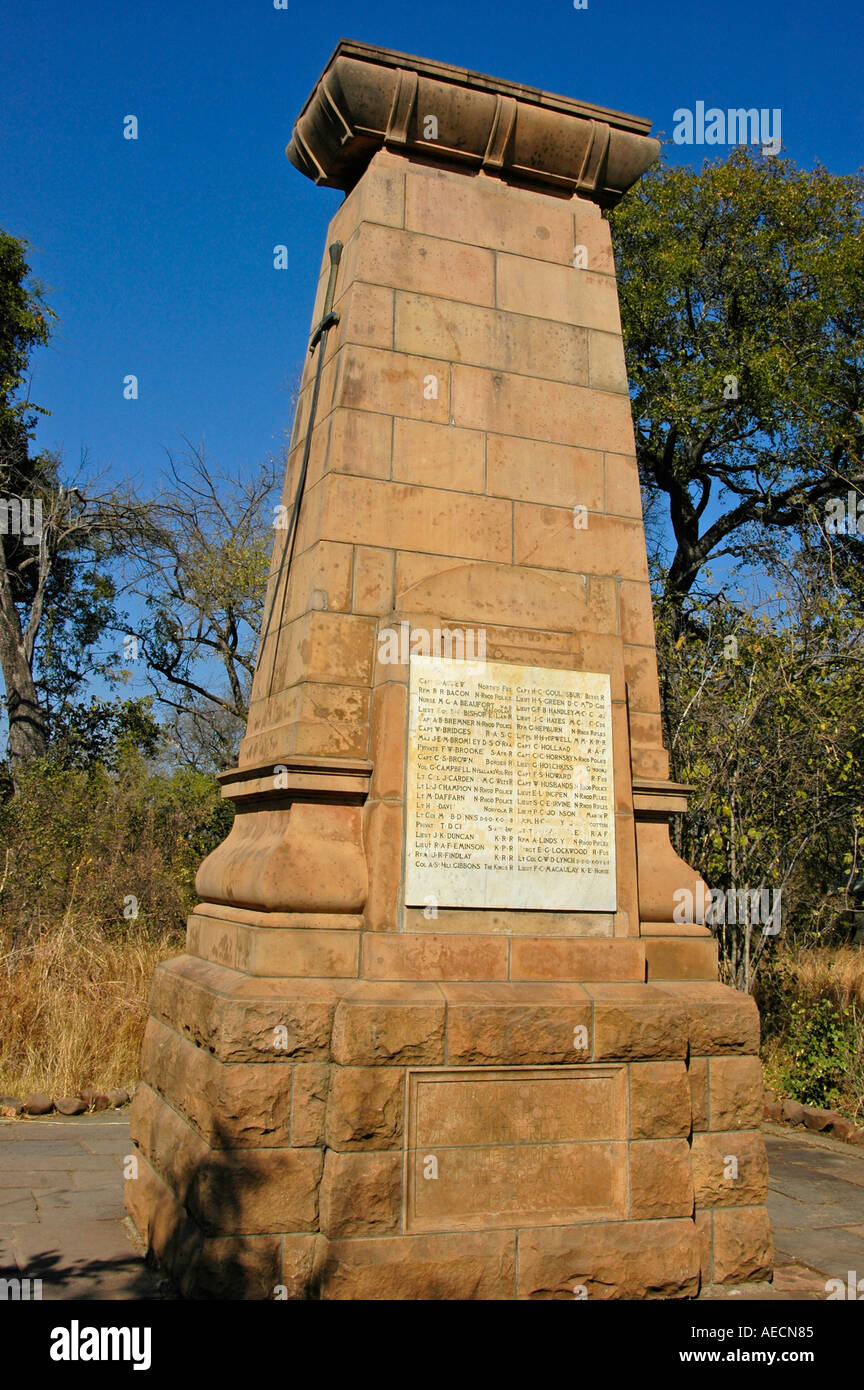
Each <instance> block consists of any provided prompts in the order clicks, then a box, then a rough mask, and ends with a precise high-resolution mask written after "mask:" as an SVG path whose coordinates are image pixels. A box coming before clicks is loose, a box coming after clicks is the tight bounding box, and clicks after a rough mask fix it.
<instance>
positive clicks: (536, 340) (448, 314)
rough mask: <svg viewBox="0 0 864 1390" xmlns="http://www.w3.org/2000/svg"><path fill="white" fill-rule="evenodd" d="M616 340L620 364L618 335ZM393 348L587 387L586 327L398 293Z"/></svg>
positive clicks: (452, 301)
mask: <svg viewBox="0 0 864 1390" xmlns="http://www.w3.org/2000/svg"><path fill="white" fill-rule="evenodd" d="M616 342H617V345H618V353H619V355H620V358H621V365H622V367H623V363H624V350H623V347H622V346H621V339H620V338H618V339H616ZM396 348H397V350H398V351H399V352H409V353H413V354H414V355H415V356H420V355H422V356H424V357H438V358H441V359H443V360H444V361H445V362H451V361H459V362H467V363H469V364H471V365H473V366H477V367H491V368H495V369H496V370H498V371H503V372H522V373H524V374H525V375H527V376H533V377H542V378H544V379H545V380H548V381H569V382H571V383H573V384H574V385H578V386H587V385H588V335H587V333H586V331H585V329H584V328H576V327H574V326H573V325H572V324H569V323H551V322H549V321H548V320H544V319H537V318H530V317H528V316H527V315H523V314H512V313H506V312H504V311H503V310H501V309H485V308H482V307H480V306H479V305H476V304H460V303H459V302H458V301H454V300H442V299H430V298H429V297H428V296H426V295H420V294H408V293H404V292H401V293H397V295H396ZM625 384H626V378H625ZM592 385H599V383H595V382H592ZM602 389H609V388H608V387H605V388H602Z"/></svg>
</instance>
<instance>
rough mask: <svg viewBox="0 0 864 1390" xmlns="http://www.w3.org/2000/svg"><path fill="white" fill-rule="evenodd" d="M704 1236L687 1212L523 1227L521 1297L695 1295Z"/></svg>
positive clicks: (669, 1296)
mask: <svg viewBox="0 0 864 1390" xmlns="http://www.w3.org/2000/svg"><path fill="white" fill-rule="evenodd" d="M699 1254H700V1246H699V1236H698V1233H697V1231H696V1227H695V1225H694V1223H693V1221H691V1220H688V1219H686V1218H683V1217H682V1218H679V1219H677V1220H676V1219H671V1220H660V1221H618V1222H606V1223H604V1224H599V1225H585V1226H563V1227H562V1226H556V1227H548V1228H546V1229H536V1230H530V1231H521V1232H520V1233H519V1297H520V1298H528V1299H568V1300H570V1301H572V1300H573V1298H574V1290H575V1291H576V1292H575V1296H576V1297H577V1298H579V1297H583V1296H584V1295H583V1294H582V1292H581V1291H582V1290H583V1289H584V1290H585V1294H587V1298H588V1300H589V1301H591V1300H594V1299H598V1300H606V1299H654V1298H692V1297H694V1296H695V1294H696V1293H697V1292H698V1288H699Z"/></svg>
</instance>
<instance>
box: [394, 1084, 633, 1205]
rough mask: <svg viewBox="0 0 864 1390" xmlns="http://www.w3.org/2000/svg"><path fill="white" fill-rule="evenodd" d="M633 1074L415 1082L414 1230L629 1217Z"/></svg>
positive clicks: (410, 1173) (410, 1155) (410, 1200)
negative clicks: (630, 1088)
mask: <svg viewBox="0 0 864 1390" xmlns="http://www.w3.org/2000/svg"><path fill="white" fill-rule="evenodd" d="M626 1104H627V1102H626V1083H625V1072H624V1068H623V1067H590V1066H589V1067H506V1068H460V1069H459V1070H456V1069H443V1068H442V1069H440V1070H434V1071H431V1070H430V1071H412V1072H410V1073H409V1093H408V1133H407V1152H406V1230H408V1231H447V1230H472V1229H480V1228H483V1229H489V1228H490V1227H499V1228H500V1227H511V1226H514V1227H523V1226H538V1225H567V1224H572V1223H574V1222H578V1221H594V1220H600V1219H606V1220H610V1219H611V1220H619V1219H623V1217H624V1216H625V1215H626V1209H625V1203H626V1192H627V1145H626V1142H625V1138H626V1117H627V1110H626Z"/></svg>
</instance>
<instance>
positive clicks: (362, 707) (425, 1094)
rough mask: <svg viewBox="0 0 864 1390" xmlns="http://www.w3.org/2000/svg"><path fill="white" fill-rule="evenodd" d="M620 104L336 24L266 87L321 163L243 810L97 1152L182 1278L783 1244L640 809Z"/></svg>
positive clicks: (422, 1278)
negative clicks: (125, 1169) (301, 354)
mask: <svg viewBox="0 0 864 1390" xmlns="http://www.w3.org/2000/svg"><path fill="white" fill-rule="evenodd" d="M648 131H649V123H648V122H646V121H643V120H639V119H637V118H635V117H632V116H626V115H622V114H621V113H619V112H616V111H609V110H604V109H603V108H600V107H596V106H591V105H588V104H586V103H583V102H578V101H573V100H570V99H569V98H564V97H558V96H553V95H551V94H549V93H547V92H542V91H538V90H535V89H533V88H530V87H524V86H520V85H518V84H515V83H512V82H505V81H498V80H496V79H492V78H489V77H484V76H480V75H478V74H476V73H473V72H468V71H466V70H464V69H461V68H457V67H452V66H450V65H448V64H444V63H437V62H430V61H426V60H421V59H417V58H413V57H408V56H406V55H404V54H400V53H394V52H390V51H388V50H385V49H380V48H374V47H370V46H368V45H365V44H360V43H353V42H347V41H343V42H341V43H340V44H339V45H338V47H337V49H336V51H335V53H334V54H333V56H332V58H331V59H330V61H329V63H328V64H327V67H326V69H325V71H324V73H323V75H322V77H321V78H320V80H319V81H318V83H317V85H316V86H315V89H314V91H313V92H312V94H311V96H310V97H309V99H308V101H307V102H306V105H305V107H304V108H303V111H302V112H301V114H300V116H299V118H298V120H297V122H296V126H295V129H294V134H293V137H292V140H291V143H290V145H289V146H288V156H289V159H290V160H291V161H292V163H293V164H294V165H296V167H297V168H298V169H299V170H301V171H302V172H303V173H304V174H307V175H308V176H309V177H310V178H312V179H314V180H315V181H316V182H317V183H320V184H324V185H326V186H327V187H335V188H340V189H343V190H345V192H346V195H347V196H346V198H345V200H344V202H343V203H342V205H341V207H340V208H339V210H338V212H337V213H336V215H335V217H334V218H333V220H332V222H331V224H330V229H329V232H328V235H327V250H326V251H325V255H324V261H323V268H322V272H321V279H320V283H319V288H318V296H317V300H316V305H315V311H314V314H313V324H314V325H316V326H317V327H316V330H315V332H314V333H313V338H312V344H311V352H310V356H309V359H308V364H307V368H306V371H305V374H304V377H303V382H302V385H301V390H300V395H299V400H298V404H297V411H296V418H295V422H294V431H293V436H292V446H291V453H290V458H289V463H288V469H287V477H286V483H285V494H284V498H283V502H284V508H283V509H282V513H280V515H283V514H284V517H285V518H286V519H287V520H286V522H285V528H284V530H283V531H281V532H280V530H278V529H277V530H276V532H275V536H276V543H275V547H274V556H273V568H272V573H271V578H270V585H269V590H268V594H267V602H266V613H265V621H264V627H263V633H262V640H261V645H260V649H259V656H258V664H257V672H256V676H255V682H254V688H253V692H252V703H251V710H250V715H249V723H248V728H247V732H246V737H245V739H244V741H243V744H242V747H241V752H240V758H239V767H238V769H237V770H236V771H235V772H231V773H226V774H224V775H223V777H222V779H221V780H222V790H223V794H224V795H225V796H226V797H229V798H230V799H231V800H232V801H233V802H234V803H235V806H236V811H237V814H236V819H235V822H234V827H233V829H232V831H231V833H230V835H229V836H228V838H227V839H226V841H225V842H224V844H222V845H221V846H220V847H219V848H218V849H217V850H216V851H215V852H214V853H213V854H211V855H210V857H209V858H208V859H207V860H206V861H205V862H204V864H203V865H202V866H201V869H200V871H199V874H198V879H197V890H198V893H199V895H200V903H199V905H198V906H197V907H196V909H195V911H194V912H193V914H192V916H191V918H190V921H189V927H188V942H187V951H186V954H185V955H183V956H181V957H180V958H179V959H176V960H172V961H169V962H167V963H166V964H164V965H162V966H161V967H160V968H159V969H158V970H157V972H156V976H155V980H154V985H153V993H152V1004H151V1013H152V1016H151V1019H150V1021H149V1024H148V1027H147V1033H146V1039H145V1043H144V1050H143V1059H142V1076H143V1081H142V1084H141V1085H140V1086H139V1088H138V1092H137V1094H136V1097H135V1102H134V1111H133V1138H134V1141H135V1144H136V1153H137V1158H138V1163H137V1177H135V1178H134V1179H132V1180H130V1181H128V1182H127V1184H126V1191H127V1203H128V1207H129V1210H130V1212H131V1214H132V1216H133V1218H134V1220H135V1222H136V1224H137V1226H138V1228H139V1229H140V1231H141V1232H142V1234H143V1235H144V1236H145V1238H146V1240H147V1242H148V1244H149V1246H150V1248H151V1249H152V1251H153V1252H154V1254H155V1256H156V1257H157V1258H158V1259H159V1260H160V1261H161V1262H162V1263H163V1265H164V1266H165V1267H166V1268H167V1269H168V1270H169V1271H170V1272H171V1273H172V1274H173V1276H174V1277H175V1279H176V1280H177V1281H178V1283H179V1285H180V1288H181V1290H182V1291H183V1292H184V1293H186V1294H188V1295H191V1296H195V1297H217V1298H218V1297H247V1298H273V1297H277V1298H278V1297H286V1298H333V1299H377V1298H408V1299H445V1298H457V1299H512V1298H526V1299H536V1298H568V1299H569V1298H573V1297H574V1296H576V1297H582V1296H587V1297H588V1298H646V1297H690V1296H694V1295H696V1294H697V1292H698V1291H699V1289H700V1287H703V1286H704V1285H706V1284H708V1283H712V1282H717V1283H722V1282H724V1281H730V1280H735V1281H741V1280H755V1279H764V1278H766V1277H768V1276H769V1272H770V1267H771V1243H770V1232H769V1226H768V1221H767V1217H766V1214H765V1207H764V1199H765V1187H766V1163H765V1151H764V1145H763V1141H762V1139H761V1136H760V1133H759V1122H760V1116H761V1076H760V1067H759V1060H758V1019H757V1013H756V1009H755V1006H754V1004H753V1001H752V999H750V998H749V997H745V996H742V995H740V994H738V993H736V992H735V991H734V990H732V989H729V988H726V987H725V986H723V985H721V984H720V983H718V978H717V956H716V947H715V943H714V940H713V939H712V937H711V934H710V932H709V931H708V929H707V928H706V927H705V926H703V925H700V924H699V921H698V920H696V921H693V922H689V923H687V922H683V923H678V922H676V921H675V916H676V914H675V904H676V902H677V901H678V900H679V899H680V897H681V894H680V892H679V890H689V892H690V894H691V895H693V899H694V901H695V902H696V903H697V904H698V903H699V902H700V901H703V900H704V892H705V888H704V884H701V882H700V880H699V879H698V876H697V875H696V874H695V873H694V871H693V870H692V869H691V868H689V867H688V866H687V865H686V864H685V863H683V862H682V861H681V860H680V859H679V858H678V856H677V855H676V854H675V852H674V851H673V848H672V845H671V842H670V838H669V822H670V818H671V817H672V816H673V815H674V814H675V813H677V812H681V811H684V810H685V809H686V804H687V801H686V793H687V788H685V787H683V786H680V785H676V784H673V783H672V782H670V781H669V777H668V759H667V755H666V753H665V751H664V749H663V744H662V738H661V724H660V701H659V693H658V676H657V668H656V659H655V642H654V629H653V619H652V610H651V595H650V590H649V584H648V569H647V562H646V552H645V540H644V532H643V526H642V514H641V507H640V492H639V480H638V474H637V467H636V459H635V452H634V438H633V426H632V421H631V414H630V402H629V398H628V391H627V375H626V371H625V365H624V352H623V347H622V339H621V326H620V320H619V312H618V300H617V292H616V282H615V268H614V263H613V258H612V248H611V243H610V236H609V227H608V224H607V222H606V221H605V220H604V219H603V217H602V215H601V213H602V209H603V208H605V207H609V206H611V205H612V204H614V203H615V202H616V201H617V200H618V199H619V198H620V197H621V195H622V194H623V193H625V192H626V190H627V189H628V188H629V187H630V186H631V184H633V183H634V181H635V180H636V179H637V178H638V177H639V176H640V174H641V173H643V172H644V171H645V169H647V167H648V166H649V165H650V164H651V162H652V161H653V160H654V158H655V156H656V153H657V149H658V145H657V142H656V141H655V140H652V139H651V138H650V136H649V134H648ZM298 484H299V486H298ZM289 536H290V544H289ZM676 894H677V895H678V897H677V898H676ZM693 915H694V916H695V917H696V918H697V919H698V918H699V916H700V913H699V911H698V909H697V911H696V912H695V913H694V914H693ZM703 920H704V916H703Z"/></svg>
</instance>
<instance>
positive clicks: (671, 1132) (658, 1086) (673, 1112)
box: [629, 1062, 690, 1161]
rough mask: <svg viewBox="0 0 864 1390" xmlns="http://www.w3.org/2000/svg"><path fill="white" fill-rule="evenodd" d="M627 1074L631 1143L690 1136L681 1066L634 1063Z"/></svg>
mask: <svg viewBox="0 0 864 1390" xmlns="http://www.w3.org/2000/svg"><path fill="white" fill-rule="evenodd" d="M629 1072H630V1137H631V1139H665V1138H675V1137H678V1136H680V1137H686V1136H687V1135H689V1133H690V1088H689V1086H688V1084H687V1068H686V1067H685V1065H684V1063H683V1062H633V1063H631V1065H630V1068H629ZM688 1161H689V1159H688Z"/></svg>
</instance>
